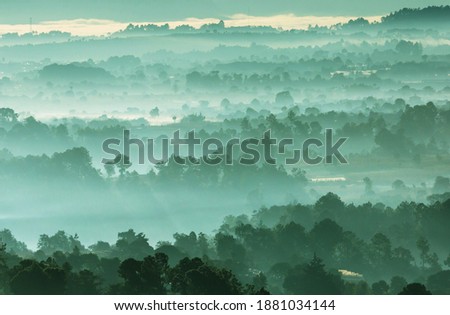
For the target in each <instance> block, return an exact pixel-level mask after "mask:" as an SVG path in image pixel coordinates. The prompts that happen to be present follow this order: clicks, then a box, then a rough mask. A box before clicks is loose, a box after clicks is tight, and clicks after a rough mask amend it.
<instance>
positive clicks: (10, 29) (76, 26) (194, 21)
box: [0, 14, 380, 36]
mask: <svg viewBox="0 0 450 315" xmlns="http://www.w3.org/2000/svg"><path fill="white" fill-rule="evenodd" d="M352 18H353V19H355V18H357V17H348V16H321V17H317V16H301V17H300V16H295V15H293V14H285V15H274V16H249V15H246V14H235V15H233V16H230V17H227V18H225V19H224V22H225V25H226V26H248V25H251V26H263V25H270V26H273V27H276V28H278V27H281V28H283V29H306V28H308V26H309V25H316V24H317V25H321V26H331V25H334V24H337V23H345V22H347V21H348V20H349V19H352ZM365 18H366V19H368V20H369V21H371V22H372V21H377V20H379V19H380V16H370V17H365ZM218 21H219V20H218V19H214V18H204V19H199V18H187V19H184V20H178V21H145V22H142V21H140V22H136V21H134V22H117V21H113V20H99V19H75V20H60V21H44V22H39V23H33V24H32V25H31V29H32V31H34V32H38V33H44V32H49V31H52V30H59V31H65V32H70V33H72V34H73V35H80V36H89V35H95V36H99V35H106V34H107V33H112V32H116V31H118V30H121V29H124V28H126V27H127V25H128V24H129V23H133V24H148V23H154V24H158V25H160V24H164V23H168V24H169V26H170V27H171V28H175V27H176V26H179V25H182V24H189V25H191V26H193V27H196V28H198V27H200V26H201V25H203V24H207V23H217V22H218ZM29 31H30V24H1V25H0V34H5V33H19V34H23V33H28V32H29Z"/></svg>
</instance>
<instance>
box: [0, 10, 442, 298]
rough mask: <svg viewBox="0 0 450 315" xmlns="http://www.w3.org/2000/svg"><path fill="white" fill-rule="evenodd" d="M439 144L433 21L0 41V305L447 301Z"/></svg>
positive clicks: (437, 35)
mask: <svg viewBox="0 0 450 315" xmlns="http://www.w3.org/2000/svg"><path fill="white" fill-rule="evenodd" d="M193 131H195V137H196V141H198V142H196V143H198V145H197V146H196V147H195V148H193V149H192V148H191V147H189V148H188V146H182V147H181V148H176V149H174V147H173V146H172V145H171V144H172V143H173V142H171V141H173V139H174V134H175V135H177V137H181V138H183V139H187V138H188V137H190V133H191V132H193ZM268 131H270V136H271V137H272V138H273V139H276V141H275V140H274V142H273V143H272V142H270V148H271V149H273V150H272V151H271V153H270V158H268V155H267V154H268V153H267V149H268V147H269V146H265V145H264V143H267V142H264V141H266V140H267V139H266V138H265V135H266V134H267V132H268ZM449 135H450V7H449V6H441V7H427V8H424V9H403V10H400V11H398V12H393V13H391V14H389V15H385V16H383V17H382V18H381V19H380V21H377V22H369V21H367V20H365V19H364V18H358V19H354V20H353V19H352V20H350V21H348V22H347V23H339V24H335V25H333V26H310V27H309V28H307V29H290V30H285V29H281V28H275V27H272V26H228V25H227V24H226V23H224V22H223V21H219V20H218V21H217V22H215V23H211V24H205V25H203V26H201V27H199V28H194V27H192V26H189V25H181V26H177V27H175V28H172V27H169V26H168V25H154V24H148V25H137V24H130V25H129V26H128V27H126V28H124V29H122V30H120V31H117V32H112V33H108V34H107V35H102V36H80V35H73V34H70V33H67V32H62V31H58V30H54V31H52V32H49V33H38V32H30V33H25V34H19V33H4V34H2V35H0V182H1V189H0V293H1V294H450V269H449V268H450V247H449V240H450V154H449V153H450V151H449V149H450V138H449ZM130 139H132V141H131V143H130ZM211 139H214V140H211ZM230 139H237V140H239V141H240V142H239V143H238V144H237V145H235V146H234V147H233V145H230V144H229V141H230ZM245 139H253V140H254V141H250V142H246V143H245V145H244V144H243V143H242V141H243V140H245ZM264 139H266V140H264ZM286 139H289V141H288V140H286ZM311 139H314V140H311ZM339 139H345V141H344V140H342V141H341V142H339V141H340V140H339ZM178 140H180V139H179V138H178ZM124 142H125V143H128V146H127V147H126V149H125V146H124V145H123V143H124ZM205 142H206V143H209V144H213V145H211V146H210V147H206V146H205V145H203V144H204V143H205ZM256 142H257V143H256ZM336 143H338V144H339V146H337V147H338V149H339V150H338V151H339V152H338V153H339V154H337V151H336V150H333V147H332V145H334V144H336ZM149 144H152V146H151V151H150V149H149V148H148V147H149ZM305 144H306V145H305ZM202 145H203V146H202ZM144 146H145V148H144ZM205 148H206V149H205ZM205 152H206V153H205ZM296 154H297V155H296ZM341 154H342V155H341ZM249 155H250V157H251V156H253V159H250V158H249ZM144 156H145V158H144ZM218 156H220V157H221V158H220V159H218ZM295 156H297V157H298V159H296V160H295V162H294V163H289V162H286V161H287V159H289V158H291V160H292V158H294V157H295ZM150 157H152V158H150ZM255 157H258V159H256V158H255ZM341 157H342V159H341ZM180 160H182V161H183V163H180ZM242 161H244V162H245V161H246V162H249V161H250V162H251V163H243V162H242ZM314 161H316V162H314ZM31 283H32V284H31Z"/></svg>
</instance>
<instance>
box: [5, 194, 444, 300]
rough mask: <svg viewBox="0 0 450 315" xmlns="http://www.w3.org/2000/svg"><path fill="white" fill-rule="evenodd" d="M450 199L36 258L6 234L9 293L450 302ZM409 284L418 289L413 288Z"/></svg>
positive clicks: (279, 219)
mask: <svg viewBox="0 0 450 315" xmlns="http://www.w3.org/2000/svg"><path fill="white" fill-rule="evenodd" d="M449 223H450V199H448V200H446V201H444V202H435V203H434V204H431V205H424V204H415V203H406V202H405V203H403V204H401V205H399V206H398V207H397V208H396V209H392V208H389V207H385V206H383V205H381V204H376V205H372V204H370V203H368V204H364V205H361V206H355V205H353V204H344V203H343V202H342V201H341V200H340V198H339V197H338V196H336V195H334V194H331V193H329V194H327V195H325V196H323V197H322V198H320V199H319V200H318V201H317V202H316V203H315V204H314V205H301V204H292V205H286V206H274V207H271V208H262V209H260V210H259V211H257V212H255V213H254V214H253V215H252V216H251V217H248V216H245V215H242V216H229V217H227V218H226V219H225V221H224V223H223V224H222V226H220V228H219V229H218V230H217V232H216V233H215V234H214V235H205V234H203V233H199V234H196V233H194V232H191V233H189V234H182V233H176V234H175V235H174V240H173V241H172V242H168V241H160V242H157V243H156V245H154V246H152V245H151V244H150V242H149V240H148V238H147V237H146V236H145V235H144V234H143V233H136V232H134V231H133V230H131V229H130V230H129V231H126V232H121V233H119V234H118V239H117V241H116V242H115V243H113V244H110V243H108V242H104V241H99V242H97V243H96V244H93V245H91V246H89V247H85V246H84V245H83V244H82V243H81V242H80V241H79V238H78V236H77V235H74V236H71V235H67V234H66V233H65V232H63V231H59V232H57V233H56V234H54V235H46V234H44V235H41V236H40V237H39V241H38V246H37V250H36V251H31V250H29V249H28V248H27V246H26V245H25V244H24V243H23V242H20V241H18V240H16V238H15V237H14V236H13V235H12V233H11V232H10V231H9V230H3V231H0V240H1V243H2V244H3V245H2V247H1V250H0V279H1V281H0V287H1V290H2V292H3V293H4V294H105V293H108V294H268V293H274V294H399V293H401V292H403V294H414V293H415V294H428V293H432V294H450V285H449V283H450V270H448V268H449V267H450V253H449V252H448V240H449V239H450V235H449V230H448V228H447V227H448V225H449ZM408 284H410V285H409V286H408Z"/></svg>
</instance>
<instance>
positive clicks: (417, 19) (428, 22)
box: [115, 5, 450, 35]
mask: <svg viewBox="0 0 450 315" xmlns="http://www.w3.org/2000/svg"><path fill="white" fill-rule="evenodd" d="M443 24H448V25H450V6H449V5H446V6H429V7H425V8H416V9H411V8H404V9H401V10H399V11H395V12H393V13H390V14H389V15H386V16H383V17H381V20H380V21H375V22H372V23H370V22H369V21H368V20H367V19H365V18H362V17H361V18H358V19H355V20H353V19H352V20H349V21H348V22H347V23H344V24H341V23H339V24H336V25H333V26H331V28H334V29H336V28H360V27H366V28H367V27H371V28H379V27H381V28H386V27H403V28H427V27H434V26H437V25H443ZM311 28H313V29H318V28H326V29H328V28H330V27H318V26H314V25H311V26H310V29H311ZM280 31H281V30H280V29H278V28H275V27H272V26H269V25H267V26H263V25H261V26H250V25H249V26H232V27H228V26H227V25H226V23H225V22H224V21H223V20H220V21H218V23H209V24H204V25H202V26H201V27H200V28H198V29H196V28H194V27H193V26H191V25H188V24H186V25H179V26H177V27H175V28H173V29H171V28H170V27H169V24H159V25H157V24H140V25H133V24H129V25H128V26H127V28H125V29H124V30H121V31H119V32H117V33H115V35H125V34H142V33H146V32H152V33H154V32H158V33H165V32H175V33H193V32H196V33H197V32H200V33H220V32H261V33H267V32H271V33H275V32H280Z"/></svg>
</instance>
